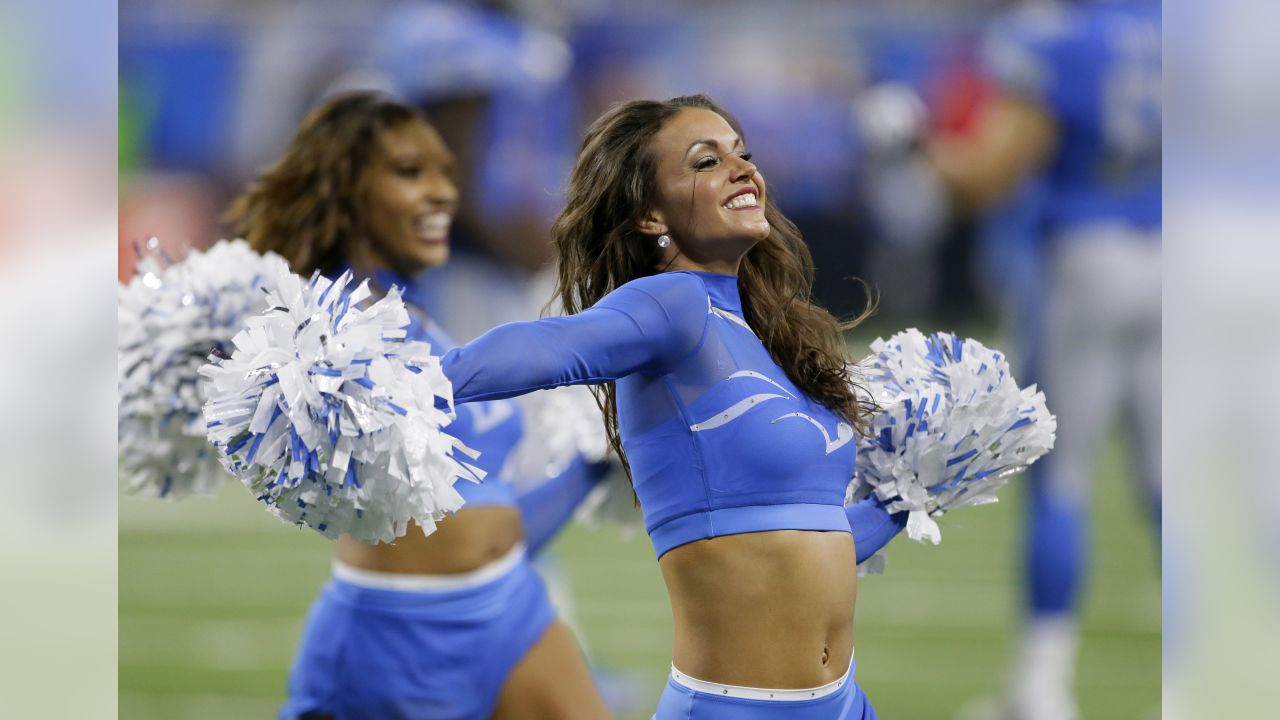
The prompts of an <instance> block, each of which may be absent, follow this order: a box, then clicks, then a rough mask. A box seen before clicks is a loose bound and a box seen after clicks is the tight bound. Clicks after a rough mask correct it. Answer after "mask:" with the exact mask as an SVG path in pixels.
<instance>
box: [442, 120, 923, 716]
mask: <svg viewBox="0 0 1280 720" xmlns="http://www.w3.org/2000/svg"><path fill="white" fill-rule="evenodd" d="M744 142H745V141H744V138H743V134H742V131H741V129H740V127H739V126H738V123H737V121H736V120H735V119H734V118H733V116H731V115H730V114H729V113H727V112H726V111H724V110H723V109H721V108H719V107H718V106H716V105H715V104H714V103H712V102H711V101H710V100H709V99H707V98H706V97H703V96H689V97H680V98H675V99H673V100H669V101H666V102H655V101H635V102H629V103H625V104H623V105H621V106H618V107H616V108H614V109H613V110H611V111H609V112H608V113H606V114H605V115H604V116H602V117H601V118H599V119H598V120H597V121H596V122H595V123H594V124H593V125H592V126H591V128H590V129H589V130H588V132H587V135H586V137H585V139H584V140H583V142H582V145H581V149H580V151H579V154H578V158H577V161H576V163H575V167H574V170H573V175H572V179H571V181H570V185H569V189H568V202H567V206H566V207H565V209H564V211H563V212H562V213H561V214H560V216H559V218H558V219H557V221H556V223H555V226H554V229H553V239H554V241H555V243H556V245H557V248H558V252H559V277H558V294H559V299H560V301H561V303H562V305H563V307H564V308H566V311H567V312H568V313H570V314H569V315H568V316H567V317H562V318H549V319H543V320H538V321H533V322H525V323H512V324H508V325H502V326H499V327H497V328H495V329H493V330H491V331H489V332H488V333H486V334H485V335H483V336H481V337H479V338H478V339H476V340H475V341H474V342H472V343H469V344H467V345H464V346H462V347H459V348H455V349H453V350H451V351H450V352H449V353H447V354H446V355H445V357H444V358H443V360H442V365H443V369H444V371H445V374H446V375H448V377H449V379H450V380H451V381H452V383H453V386H454V398H455V400H457V401H458V402H463V403H466V402H475V401H492V400H496V399H502V398H509V397H512V396H516V395H520V394H522V393H527V392H530V391H533V390H537V389H540V388H548V387H554V386H558V385H566V384H599V385H600V389H599V392H600V393H601V394H602V396H603V399H604V403H603V405H604V409H605V417H606V424H607V430H608V433H609V437H610V442H611V444H612V445H613V447H614V449H615V450H616V451H617V453H618V455H619V456H620V457H624V458H625V463H624V464H625V465H626V466H627V468H628V472H629V473H630V474H631V477H632V480H633V483H634V488H635V492H636V494H637V496H638V498H639V500H640V503H641V506H642V509H643V513H644V518H645V526H646V530H647V531H648V534H649V536H650V539H651V540H652V542H653V546H654V551H655V554H656V555H657V558H658V563H659V565H660V567H661V570H662V574H663V578H664V580H665V582H666V586H667V591H668V595H669V598H670V601H671V610H672V617H673V620H674V626H675V627H674V630H675V637H674V643H673V663H672V668H671V674H670V677H669V679H668V682H667V684H666V687H665V689H664V691H663V694H662V697H661V700H660V702H659V706H658V710H657V714H656V715H655V718H657V720H674V719H675V718H685V719H693V718H773V717H780V718H783V717H785V718H789V719H792V720H795V719H797V718H798V719H801V720H803V719H804V718H822V719H823V720H832V719H837V718H874V717H875V711H874V710H873V709H872V706H871V704H870V703H869V702H868V700H867V698H866V697H865V696H864V694H863V693H862V691H861V690H860V689H859V688H858V686H857V685H856V683H855V682H854V652H853V648H854V633H853V617H854V604H855V598H856V594H857V592H856V591H857V568H856V565H857V563H858V561H859V560H860V559H863V558H865V557H867V556H869V555H870V554H871V553H872V552H874V551H875V550H876V549H878V548H879V547H881V546H883V545H884V544H885V543H887V542H888V541H889V539H891V538H892V537H893V536H894V535H895V534H896V533H897V532H898V531H899V530H900V529H901V528H902V526H903V523H904V518H903V517H901V515H902V514H898V515H891V514H890V513H889V512H887V511H886V510H885V509H884V507H883V506H881V505H880V504H879V503H878V502H876V501H874V500H869V501H864V502H862V503H858V504H855V505H852V506H850V507H849V508H846V507H845V506H844V497H845V489H846V485H847V484H848V481H849V478H850V477H851V476H852V473H853V469H854V460H855V454H856V453H855V445H856V443H855V442H854V439H855V434H856V433H857V430H856V428H858V427H859V426H860V425H862V424H863V423H864V421H865V420H866V417H867V416H866V413H867V410H866V409H865V408H864V407H863V406H862V405H861V404H860V402H859V400H858V399H857V397H856V395H855V390H854V387H853V385H852V383H851V381H852V380H853V379H854V378H853V377H851V371H850V366H849V365H848V364H847V363H846V360H845V358H844V356H843V354H842V341H841V337H840V330H841V329H842V328H843V327H850V326H851V325H852V324H850V325H845V326H841V325H840V324H839V323H837V321H836V320H835V319H834V318H833V317H832V316H831V315H830V314H829V313H827V312H826V311H825V310H823V309H822V308H820V307H818V306H817V305H814V304H813V303H812V302H811V301H810V299H809V298H810V289H811V286H812V270H813V268H812V263H811V260H810V256H809V252H808V250H807V249H806V248H805V245H804V243H803V241H802V240H801V238H800V235H799V233H798V232H797V230H796V228H795V226H794V225H792V224H791V223H790V222H789V221H788V220H787V219H786V218H785V217H783V215H782V214H781V213H780V212H779V211H778V210H777V208H776V207H774V206H773V205H772V204H771V203H770V200H769V196H768V192H767V190H766V186H765V182H764V178H763V176H761V174H760V172H759V170H758V169H757V168H756V166H755V165H754V164H753V163H752V162H751V154H750V153H749V152H748V151H747V150H746V148H745V145H744Z"/></svg>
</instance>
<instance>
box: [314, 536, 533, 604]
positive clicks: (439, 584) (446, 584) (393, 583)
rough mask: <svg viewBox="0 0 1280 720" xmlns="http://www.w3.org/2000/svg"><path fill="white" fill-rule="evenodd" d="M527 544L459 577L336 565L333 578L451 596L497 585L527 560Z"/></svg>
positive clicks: (390, 588)
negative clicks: (453, 593) (460, 591)
mask: <svg viewBox="0 0 1280 720" xmlns="http://www.w3.org/2000/svg"><path fill="white" fill-rule="evenodd" d="M524 555H525V545H524V543H522V542H521V543H516V544H515V546H513V547H512V548H511V549H510V550H508V551H507V554H506V555H503V556H502V557H500V558H498V559H497V560H494V561H493V562H491V563H489V564H487V565H482V566H480V567H478V568H476V569H475V570H470V571H468V572H464V573H457V574H455V575H413V574H408V573H389V572H381V571H379V570H366V569H364V568H358V567H355V566H352V565H348V564H346V563H344V562H342V561H341V560H334V561H333V577H334V578H335V579H337V580H341V581H342V582H345V583H350V584H352V585H358V586H360V587H363V588H369V589H371V590H396V591H399V592H448V591H450V590H466V589H468V588H475V587H480V586H481V585H485V584H487V583H490V582H493V581H494V580H497V579H498V578H500V577H502V576H503V575H506V574H507V573H509V572H511V571H512V570H513V569H515V567H516V565H519V564H520V561H521V560H523V559H524Z"/></svg>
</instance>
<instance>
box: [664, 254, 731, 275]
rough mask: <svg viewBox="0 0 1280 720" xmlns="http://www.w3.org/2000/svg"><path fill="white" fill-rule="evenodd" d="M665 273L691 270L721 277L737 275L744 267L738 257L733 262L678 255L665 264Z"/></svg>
mask: <svg viewBox="0 0 1280 720" xmlns="http://www.w3.org/2000/svg"><path fill="white" fill-rule="evenodd" d="M664 265H665V267H663V268H662V269H663V271H670V270H691V271H693V272H709V273H719V274H721V275H737V274H738V268H739V267H740V266H741V265H742V258H741V257H738V258H735V259H733V260H705V261H700V260H693V259H691V258H688V257H685V256H684V255H676V257H675V258H674V259H672V260H671V261H670V262H668V263H664Z"/></svg>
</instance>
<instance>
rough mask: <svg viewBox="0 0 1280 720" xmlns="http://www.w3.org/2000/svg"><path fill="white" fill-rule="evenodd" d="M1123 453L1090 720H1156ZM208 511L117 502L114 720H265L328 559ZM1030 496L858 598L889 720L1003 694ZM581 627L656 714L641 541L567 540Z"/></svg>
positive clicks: (1096, 597) (1003, 505)
mask: <svg viewBox="0 0 1280 720" xmlns="http://www.w3.org/2000/svg"><path fill="white" fill-rule="evenodd" d="M1122 460H1123V455H1122V453H1121V452H1120V451H1119V449H1118V448H1113V449H1112V450H1111V451H1110V452H1108V454H1107V455H1106V456H1105V457H1104V458H1103V459H1102V465H1103V474H1102V477H1101V479H1100V482H1099V485H1098V488H1097V492H1096V495H1095V499H1094V502H1095V505H1096V513H1095V523H1096V525H1095V543H1096V545H1095V549H1096V553H1095V563H1094V575H1093V577H1092V580H1091V582H1090V584H1089V586H1088V591H1087V592H1088V595H1087V602H1086V612H1085V618H1084V630H1085V640H1084V646H1083V653H1082V658H1081V666H1080V673H1079V684H1080V700H1081V703H1082V710H1083V713H1084V717H1085V718H1087V719H1088V720H1131V719H1135V718H1137V719H1141V720H1148V719H1150V718H1155V717H1158V708H1159V698H1160V595H1159V580H1158V578H1157V575H1156V568H1157V565H1158V561H1157V557H1156V550H1155V542H1154V534H1153V532H1152V531H1151V529H1150V526H1149V524H1148V523H1146V522H1145V521H1144V520H1142V519H1141V515H1140V512H1139V510H1138V507H1137V503H1136V498H1135V497H1134V493H1133V492H1132V487H1131V485H1130V484H1129V483H1127V482H1125V478H1124V477H1123V476H1122V472H1121V469H1122V467H1123V462H1122ZM222 490H223V491H222V493H221V494H220V495H219V496H218V497H217V498H214V499H195V500H187V501H184V502H181V503H162V502H157V501H146V500H140V499H137V498H132V497H122V498H121V500H120V552H119V562H120V575H119V581H120V582H119V587H120V603H119V607H120V625H119V638H120V640H119V642H120V649H119V660H120V668H119V670H120V672H119V678H120V717H122V718H128V719H129V720H149V719H152V718H154V719H156V720H161V719H163V720H204V719H206V718H208V719H210V720H212V719H214V718H217V719H219V720H225V719H226V718H237V719H239V718H268V717H273V716H274V711H275V708H276V707H277V705H278V703H279V702H280V700H281V697H282V695H283V691H284V682H285V672H286V669H287V667H288V664H289V661H290V657H291V655H292V652H293V649H294V645H295V642H296V640H297V636H298V632H299V629H300V627H301V623H302V617H303V613H304V612H305V610H306V607H307V605H308V603H309V602H310V601H311V599H312V597H313V596H314V595H315V593H316V591H317V589H318V588H319V587H320V585H321V584H322V583H323V582H324V580H325V578H326V576H327V574H328V564H329V559H330V557H329V553H330V548H329V543H328V542H327V541H325V540H324V539H323V538H321V537H320V536H319V535H317V534H315V533H313V532H310V531H302V530H297V529H293V528H290V527H287V526H285V525H283V524H281V523H280V522H279V521H277V520H275V519H274V518H272V517H270V516H268V515H267V514H266V512H264V511H263V510H262V509H261V508H260V507H259V506H257V505H256V504H255V503H254V502H253V501H252V500H251V498H250V497H249V494H248V493H247V492H245V491H244V490H243V489H242V488H241V487H239V486H238V485H234V484H231V483H228V484H227V485H226V486H224V487H223V489H222ZM1020 508H1021V492H1020V487H1019V478H1017V477H1015V478H1014V479H1013V481H1012V482H1011V483H1010V486H1009V487H1008V488H1007V489H1006V491H1005V493H1004V495H1003V499H1002V501H1001V502H1000V503H999V504H998V505H995V506H988V507H981V508H975V509H970V510H965V511H961V512H957V513H954V514H952V515H949V516H947V517H946V518H943V520H942V523H941V525H942V529H943V536H944V538H943V544H942V545H941V546H939V547H926V546H919V545H915V544H914V543H912V542H910V541H909V540H907V539H905V537H903V538H899V539H898V540H896V541H895V542H894V544H893V545H891V546H890V563H889V570H888V573H887V574H886V575H885V576H883V577H871V578H865V579H864V580H863V581H862V582H861V583H859V588H858V610H857V624H856V633H857V658H858V674H857V678H858V682H859V683H860V684H861V685H862V687H863V688H864V689H865V690H866V692H867V693H868V695H869V696H870V697H871V699H872V701H873V702H874V704H875V706H876V708H877V710H878V712H879V714H880V716H881V717H884V718H887V719H888V720H934V719H939V720H951V719H953V718H957V717H959V715H960V712H961V708H962V707H963V706H965V705H966V704H968V703H970V702H971V701H973V700H975V699H978V698H981V697H982V696H984V695H985V696H990V695H992V694H994V693H995V692H996V691H997V689H998V688H999V686H1000V681H1001V677H1002V674H1003V673H1004V672H1005V670H1006V664H1007V658H1008V656H1009V649H1010V640H1011V636H1012V635H1011V633H1012V630H1013V627H1014V623H1015V622H1016V618H1017V613H1016V612H1015V609H1016V607H1017V603H1018V594H1017V588H1016V587H1015V584H1014V580H1015V576H1014V573H1013V570H1014V568H1015V556H1016V555H1017V553H1018V544H1019V542H1020V541H1019V536H1018V534H1017V533H1016V532H1015V531H1016V530H1017V527H1018V523H1019V510H1020ZM555 551H556V553H557V554H558V558H559V567H560V570H561V571H563V574H565V575H567V576H568V577H569V578H570V579H571V583H570V585H571V588H572V592H571V602H572V606H573V618H574V619H575V621H576V624H577V626H578V627H579V628H580V630H581V631H582V633H583V634H584V636H585V638H586V642H587V644H588V646H589V648H590V650H591V652H592V655H593V659H594V660H595V661H596V662H598V663H600V664H601V665H603V666H605V667H608V668H609V669H611V670H613V671H616V672H618V673H620V674H623V675H625V676H629V677H632V678H634V679H635V680H636V681H638V682H639V683H640V687H641V688H643V689H644V690H645V691H647V692H648V693H649V695H650V697H649V698H648V699H647V700H644V701H643V707H642V709H641V710H640V711H638V712H636V713H634V714H631V715H627V716H625V717H624V718H623V719H622V720H631V719H633V718H634V719H639V718H648V717H649V713H650V712H651V711H652V707H653V704H654V702H655V701H656V698H657V694H658V693H659V692H660V691H661V687H662V683H663V682H664V679H665V677H666V673H667V668H668V666H669V663H670V655H669V652H670V642H671V637H670V632H671V631H670V615H669V611H668V609H667V605H666V598H665V593H664V591H663V587H662V580H661V578H660V576H659V574H658V570H657V564H656V563H655V562H654V560H653V557H652V551H651V549H650V546H649V543H648V539H647V538H646V537H644V535H643V534H640V535H638V536H635V537H632V538H630V539H622V538H621V537H620V536H619V534H618V533H617V532H614V531H612V530H610V529H595V530H592V529H585V528H582V527H577V526H571V527H570V528H569V529H568V530H567V531H566V532H565V534H564V535H563V536H562V537H561V538H560V539H559V540H557V546H556V548H555Z"/></svg>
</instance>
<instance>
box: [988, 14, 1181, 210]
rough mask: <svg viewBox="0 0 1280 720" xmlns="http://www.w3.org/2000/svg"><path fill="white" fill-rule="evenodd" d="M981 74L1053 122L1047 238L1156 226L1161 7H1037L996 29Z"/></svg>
mask: <svg viewBox="0 0 1280 720" xmlns="http://www.w3.org/2000/svg"><path fill="white" fill-rule="evenodd" d="M985 56H986V65H987V67H988V69H989V70H990V72H991V73H992V74H993V75H994V77H995V78H996V80H997V81H998V82H999V83H1000V84H1001V85H1002V86H1003V89H1004V90H1005V91H1007V92H1011V93H1014V94H1017V95H1022V96H1024V97H1029V98H1031V99H1033V100H1035V101H1037V102H1039V103H1040V104H1041V105H1042V106H1044V107H1045V109H1046V110H1047V111H1048V112H1049V113H1050V114H1051V115H1052V116H1053V118H1054V119H1055V121H1056V122H1057V126H1058V131H1059V145H1058V148H1057V150H1056V152H1055V154H1054V156H1053V158H1052V160H1051V162H1050V164H1049V166H1048V168H1046V170H1045V178H1044V179H1045V181H1046V183H1047V185H1048V195H1047V203H1046V206H1045V219H1046V221H1047V229H1048V230H1049V231H1050V232H1054V233H1058V232H1061V231H1062V230H1064V229H1067V228H1070V227H1072V226H1079V225H1084V224H1090V223H1098V222H1110V221H1121V222H1125V223H1128V224H1130V225H1133V226H1135V227H1138V228H1141V229H1144V230H1150V229H1156V228H1159V226H1160V217H1161V200H1160V170H1161V152H1160V140H1161V136H1160V133H1161V97H1160V94H1161V67H1160V64H1161V58H1160V4H1159V2H1158V1H1157V0H1113V1H1110V2H1109V1H1107V0H1087V1H1085V2H1080V3H1075V4H1068V3H1051V4H1048V3H1046V4H1035V5H1032V6H1030V7H1027V8H1023V9H1020V10H1019V11H1017V12H1015V13H1013V14H1011V15H1010V16H1009V17H1007V18H1006V19H1005V20H1003V21H1002V22H1000V23H999V24H998V25H997V27H996V29H995V31H994V32H993V33H992V35H991V37H990V38H989V40H988V43H987V47H986V49H985Z"/></svg>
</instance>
